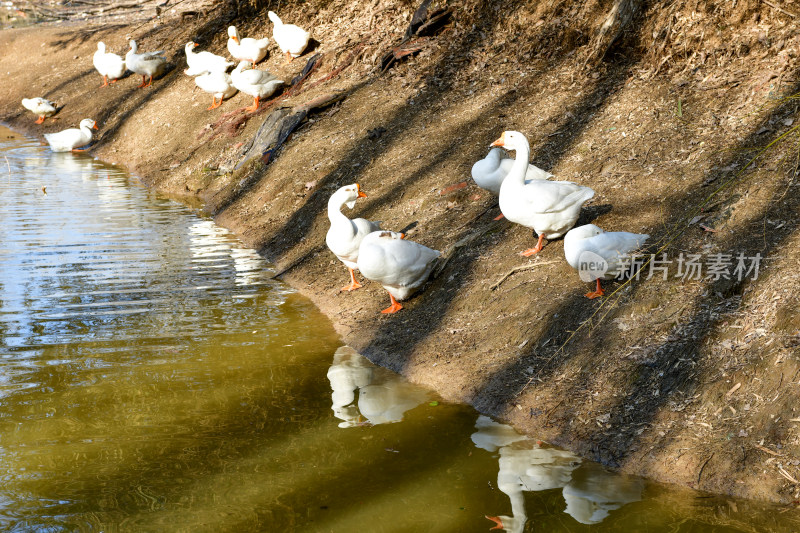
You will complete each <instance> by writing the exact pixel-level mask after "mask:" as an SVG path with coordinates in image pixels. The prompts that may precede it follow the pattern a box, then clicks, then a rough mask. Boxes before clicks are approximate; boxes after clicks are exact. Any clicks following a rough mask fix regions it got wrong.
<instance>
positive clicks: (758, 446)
mask: <svg viewBox="0 0 800 533" xmlns="http://www.w3.org/2000/svg"><path fill="white" fill-rule="evenodd" d="M753 446H755V447H756V448H758V449H759V450H761V451H762V452H765V453H768V454H770V455H774V456H775V457H783V454H780V453H778V452H773V451H772V450H770V449H769V448H765V447H764V446H760V445H758V444H754V445H753Z"/></svg>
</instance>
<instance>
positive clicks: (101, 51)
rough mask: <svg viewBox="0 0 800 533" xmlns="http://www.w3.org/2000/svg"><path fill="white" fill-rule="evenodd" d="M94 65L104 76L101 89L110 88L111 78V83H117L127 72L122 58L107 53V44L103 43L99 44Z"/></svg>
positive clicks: (93, 57)
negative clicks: (109, 81)
mask: <svg viewBox="0 0 800 533" xmlns="http://www.w3.org/2000/svg"><path fill="white" fill-rule="evenodd" d="M92 63H93V64H94V68H95V69H97V72H99V73H100V75H101V76H103V85H101V86H100V87H108V80H109V78H111V83H114V82H116V81H117V80H118V79H120V78H121V77H122V76H123V75H124V74H125V71H126V70H127V68H126V67H125V60H124V59H122V56H118V55H117V54H114V53H112V52H106V43H104V42H103V41H100V42H99V43H97V51H96V52H95V53H94V55H93V56H92Z"/></svg>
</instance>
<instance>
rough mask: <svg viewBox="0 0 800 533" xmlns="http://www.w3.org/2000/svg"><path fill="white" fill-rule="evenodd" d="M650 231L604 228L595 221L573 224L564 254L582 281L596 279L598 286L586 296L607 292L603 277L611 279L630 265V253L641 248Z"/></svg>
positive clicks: (566, 237)
mask: <svg viewBox="0 0 800 533" xmlns="http://www.w3.org/2000/svg"><path fill="white" fill-rule="evenodd" d="M649 237H650V235H646V234H642V233H628V232H627V231H610V232H605V231H603V230H602V229H600V228H599V227H597V226H595V225H594V224H586V225H585V226H579V227H577V228H573V229H571V230H569V231H568V232H567V235H566V236H565V237H564V256H565V257H566V259H567V263H569V265H570V266H571V267H572V268H574V269H576V270H577V271H578V273H579V274H580V277H581V279H582V280H583V281H594V280H597V289H596V290H595V291H591V292H587V293H586V297H587V298H590V299H591V298H598V297H600V296H602V295H603V294H605V293H604V292H603V289H602V288H601V287H600V280H601V279H612V278H615V277H617V276H619V275H620V274H622V273H624V271H625V269H626V268H628V266H629V265H630V262H629V260H630V256H631V253H632V252H634V251H635V250H637V249H638V248H640V247H641V246H642V245H643V244H644V243H645V241H646V240H647V239H648V238H649Z"/></svg>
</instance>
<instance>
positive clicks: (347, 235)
mask: <svg viewBox="0 0 800 533" xmlns="http://www.w3.org/2000/svg"><path fill="white" fill-rule="evenodd" d="M366 197H367V195H366V193H365V192H364V191H362V190H361V186H360V185H359V184H358V183H353V184H351V185H345V186H344V187H340V188H339V189H338V190H337V191H336V192H335V193H333V194H332V195H331V197H330V198H329V199H328V220H330V222H331V227H330V229H328V233H327V234H326V235H325V243H326V244H327V245H328V248H329V249H330V251H331V252H333V253H334V255H336V257H337V258H338V259H339V261H341V262H342V263H344V266H346V267H347V269H348V270H349V271H350V285H347V286H346V287H342V289H341V290H342V291H348V292H349V291H354V290H356V289H358V288H360V287H361V284H360V283H359V282H358V281H357V280H356V275H355V270H356V269H358V249H359V247H360V246H361V241H363V240H364V237H366V236H367V235H369V234H370V233H372V232H373V231H379V230H380V229H381V225H380V224H381V223H380V222H373V221H371V220H367V219H365V218H354V219H352V220H351V219H349V218H347V217H346V216H345V215H344V213H342V206H344V205H346V206H347V207H348V208H349V209H353V207H355V205H356V200H358V199H359V198H366Z"/></svg>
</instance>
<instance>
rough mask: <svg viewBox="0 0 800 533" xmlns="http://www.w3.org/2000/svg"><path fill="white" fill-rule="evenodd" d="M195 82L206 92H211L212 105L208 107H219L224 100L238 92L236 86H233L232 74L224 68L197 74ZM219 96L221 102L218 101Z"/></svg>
mask: <svg viewBox="0 0 800 533" xmlns="http://www.w3.org/2000/svg"><path fill="white" fill-rule="evenodd" d="M194 83H195V85H197V86H198V87H200V88H201V89H203V90H204V91H205V92H207V93H211V107H208V108H207V109H216V108H218V107H219V106H221V105H222V100H224V99H225V98H230V97H231V96H233V95H234V94H236V87H234V86H233V79H232V78H231V75H230V74H228V73H227V72H225V71H223V70H214V71H212V72H206V73H204V74H202V75H201V76H197V77H196V78H195V79H194ZM217 98H219V102H217Z"/></svg>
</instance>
